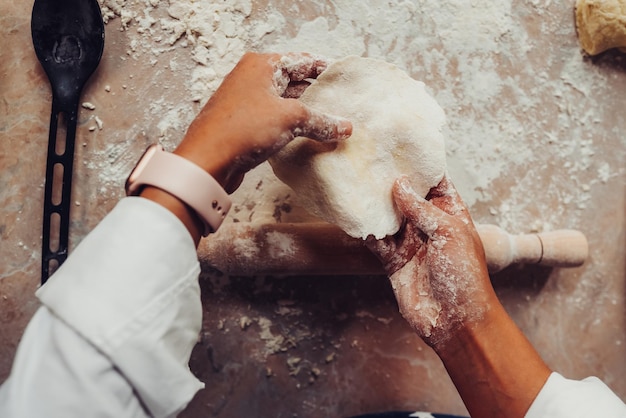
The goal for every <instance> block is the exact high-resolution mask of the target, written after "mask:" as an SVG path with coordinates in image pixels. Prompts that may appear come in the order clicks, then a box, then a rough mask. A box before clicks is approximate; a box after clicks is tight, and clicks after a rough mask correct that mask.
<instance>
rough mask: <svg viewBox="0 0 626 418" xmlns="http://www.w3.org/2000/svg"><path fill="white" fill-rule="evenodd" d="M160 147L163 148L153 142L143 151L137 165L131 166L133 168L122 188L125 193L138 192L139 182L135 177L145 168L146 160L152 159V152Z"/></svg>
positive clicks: (132, 193)
mask: <svg viewBox="0 0 626 418" xmlns="http://www.w3.org/2000/svg"><path fill="white" fill-rule="evenodd" d="M162 149H163V148H162V147H161V146H160V145H157V144H154V145H150V146H149V147H148V148H147V149H146V150H145V151H144V153H143V155H142V156H141V158H139V161H138V162H137V165H135V168H133V170H132V171H131V172H130V175H129V176H128V178H127V179H126V184H125V185H124V188H125V190H126V194H127V195H129V196H132V195H134V194H136V193H137V192H138V190H137V189H138V188H139V186H140V184H137V179H138V178H139V176H141V173H142V172H143V170H144V169H145V168H146V166H147V165H148V162H149V161H150V160H151V159H152V157H153V156H154V154H155V153H156V152H157V151H159V150H162Z"/></svg>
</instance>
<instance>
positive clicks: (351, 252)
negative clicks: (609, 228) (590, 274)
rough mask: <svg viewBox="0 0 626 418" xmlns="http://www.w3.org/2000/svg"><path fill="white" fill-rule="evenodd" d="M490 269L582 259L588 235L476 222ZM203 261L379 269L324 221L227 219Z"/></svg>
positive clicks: (223, 267)
mask: <svg viewBox="0 0 626 418" xmlns="http://www.w3.org/2000/svg"><path fill="white" fill-rule="evenodd" d="M477 229H478V233H479V235H480V239H481V240H482V242H483V246H484V248H485V255H486V258H487V266H488V268H489V272H491V273H495V272H498V271H500V270H502V269H504V268H506V267H507V266H509V265H511V264H515V263H525V264H540V265H545V266H554V267H577V266H580V265H582V264H583V263H584V262H585V260H586V258H587V256H588V252H589V248H588V244H587V239H586V238H585V236H584V235H583V234H582V233H581V232H579V231H575V230H557V231H550V232H541V233H537V234H521V235H512V234H509V233H507V232H506V231H504V230H503V229H502V228H500V227H498V226H496V225H477ZM198 255H199V257H200V260H201V261H202V263H206V264H208V265H210V266H211V267H213V268H215V269H217V270H219V271H221V272H222V273H224V274H228V275H231V276H257V275H276V276H315V275H379V274H384V271H383V269H382V266H381V263H380V261H379V260H378V259H377V258H376V256H374V255H373V254H372V253H371V252H370V251H369V250H368V249H367V247H366V246H365V244H364V242H363V240H361V239H357V238H352V237H350V236H348V235H347V234H346V233H344V232H343V231H342V230H341V229H339V228H338V227H336V226H334V225H331V224H328V223H323V222H319V223H318V222H315V223H305V222H302V223H258V224H255V223H245V222H240V223H231V224H224V225H222V227H221V228H220V230H219V231H218V232H217V233H216V234H213V235H210V236H209V237H208V238H207V239H204V240H202V242H201V243H200V246H199V248H198Z"/></svg>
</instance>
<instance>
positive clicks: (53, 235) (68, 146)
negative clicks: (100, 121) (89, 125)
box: [41, 98, 78, 285]
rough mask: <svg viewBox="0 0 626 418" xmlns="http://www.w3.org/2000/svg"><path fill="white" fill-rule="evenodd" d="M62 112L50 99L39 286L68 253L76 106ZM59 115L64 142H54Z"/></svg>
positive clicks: (55, 101)
mask: <svg viewBox="0 0 626 418" xmlns="http://www.w3.org/2000/svg"><path fill="white" fill-rule="evenodd" d="M65 108H66V109H68V110H66V111H63V110H61V109H60V107H59V105H58V101H57V100H55V99H54V98H53V99H52V113H51V115H50V134H49V137H48V160H47V163H46V185H45V191H44V204H43V237H42V254H41V255H42V262H41V284H42V285H43V284H44V283H45V282H46V281H47V280H48V277H49V276H50V273H51V272H52V273H53V272H54V270H55V269H56V268H58V267H59V266H61V264H63V262H64V261H65V259H66V258H67V252H68V241H69V226H70V197H71V192H72V171H73V166H74V142H75V138H76V119H77V114H78V103H77V102H76V103H75V104H72V105H71V106H67V107H65ZM61 114H63V116H64V119H65V121H66V126H67V131H66V136H65V141H62V140H61V141H58V136H59V135H58V134H57V130H58V124H59V115H61ZM59 183H60V186H59ZM59 187H60V189H59ZM59 192H60V194H59Z"/></svg>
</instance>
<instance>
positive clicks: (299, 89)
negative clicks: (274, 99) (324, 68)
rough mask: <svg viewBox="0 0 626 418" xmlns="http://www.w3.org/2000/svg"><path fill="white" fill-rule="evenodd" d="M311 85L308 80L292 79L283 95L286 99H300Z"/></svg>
mask: <svg viewBox="0 0 626 418" xmlns="http://www.w3.org/2000/svg"><path fill="white" fill-rule="evenodd" d="M310 85H311V83H309V82H308V81H292V82H290V83H289V85H288V86H287V88H286V89H285V92H284V93H283V97H284V98H286V99H298V98H300V96H302V93H304V90H306V89H307V87H309V86H310Z"/></svg>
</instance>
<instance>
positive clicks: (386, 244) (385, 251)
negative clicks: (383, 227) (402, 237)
mask: <svg viewBox="0 0 626 418" xmlns="http://www.w3.org/2000/svg"><path fill="white" fill-rule="evenodd" d="M365 246H366V247H367V248H368V249H369V250H370V251H371V252H372V253H373V254H374V255H375V256H376V257H378V259H379V260H380V261H382V262H383V264H384V265H387V264H388V263H389V262H390V261H391V259H392V258H393V255H394V254H395V252H396V247H397V244H396V240H395V238H394V237H393V236H386V237H384V238H382V239H376V238H375V237H374V236H373V235H369V236H368V237H367V238H366V239H365Z"/></svg>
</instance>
